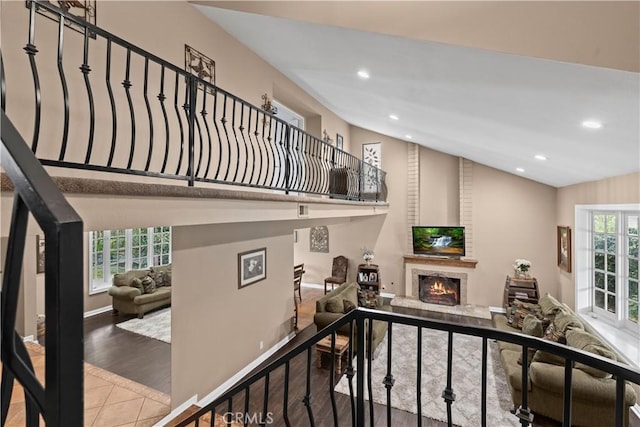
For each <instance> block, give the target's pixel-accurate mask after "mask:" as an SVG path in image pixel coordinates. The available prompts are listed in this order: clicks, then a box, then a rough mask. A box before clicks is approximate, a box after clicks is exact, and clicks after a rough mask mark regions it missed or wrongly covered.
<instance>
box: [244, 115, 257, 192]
mask: <svg viewBox="0 0 640 427" xmlns="http://www.w3.org/2000/svg"><path fill="white" fill-rule="evenodd" d="M252 117H253V108H251V107H249V118H248V119H247V138H249V144H250V145H251V175H249V184H253V174H254V173H255V170H256V149H255V146H254V144H253V139H252V138H251V118H252ZM257 118H258V113H257V112H256V123H257Z"/></svg>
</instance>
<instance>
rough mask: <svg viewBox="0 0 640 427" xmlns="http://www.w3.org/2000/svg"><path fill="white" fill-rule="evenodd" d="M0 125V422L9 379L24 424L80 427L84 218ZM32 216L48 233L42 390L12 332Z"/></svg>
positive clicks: (14, 134)
mask: <svg viewBox="0 0 640 427" xmlns="http://www.w3.org/2000/svg"><path fill="white" fill-rule="evenodd" d="M1 113H2V122H1V128H0V129H1V135H0V136H1V139H2V146H1V148H2V152H1V157H2V167H3V168H4V171H5V172H6V174H7V175H8V176H9V179H10V180H11V182H12V183H13V186H14V191H13V194H14V198H13V213H12V216H11V229H10V231H9V240H8V242H7V255H6V259H5V264H4V265H5V267H4V272H3V278H2V279H3V280H2V300H1V302H0V307H1V309H0V313H1V315H2V328H1V329H0V334H1V336H0V340H1V345H2V347H1V351H0V355H1V358H2V383H1V390H0V396H1V408H0V409H1V419H0V422H1V425H3V426H4V425H5V422H6V420H7V413H8V409H9V405H10V402H11V398H12V394H13V393H12V392H13V385H14V379H16V380H17V381H18V382H19V383H20V384H21V385H22V387H23V388H24V394H25V407H26V408H25V410H26V416H25V420H26V423H25V424H26V426H27V427H33V426H38V425H39V415H40V414H41V415H42V417H43V418H44V420H45V422H46V424H47V425H48V426H60V427H63V426H64V427H66V426H81V425H83V423H84V417H83V402H84V389H83V384H84V366H83V360H84V359H83V354H84V346H83V329H82V319H83V301H82V298H83V292H82V285H83V277H82V274H83V266H82V259H83V239H82V220H81V219H80V217H79V216H78V215H77V214H76V212H75V211H74V210H73V208H72V207H71V206H70V205H69V204H68V203H67V201H66V200H65V198H64V196H63V195H62V193H61V192H60V191H59V190H58V188H57V187H56V186H55V184H54V183H53V181H52V180H51V178H50V177H49V175H48V174H47V173H46V171H45V170H44V168H43V167H42V165H41V164H40V163H39V162H38V160H37V159H36V158H35V156H34V155H33V153H32V152H31V151H30V150H29V146H28V145H27V144H26V143H25V141H24V140H23V139H22V137H21V136H20V134H19V133H18V131H17V130H16V128H15V127H14V126H13V124H12V123H11V121H10V120H9V119H8V118H7V116H6V115H5V113H4V111H2V112H1ZM29 214H31V215H32V216H33V218H34V219H35V220H36V222H37V223H38V224H39V225H40V228H41V229H42V230H43V232H44V236H45V242H46V245H45V272H44V281H45V315H46V320H45V326H46V331H47V338H46V347H45V381H44V383H45V384H46V387H45V386H44V385H43V384H42V383H41V382H40V381H39V380H38V378H37V377H36V374H35V370H34V366H33V364H32V363H31V359H30V357H29V354H28V352H27V349H26V347H25V344H24V343H23V341H22V339H21V338H20V336H19V335H18V333H17V332H16V315H17V310H18V298H19V290H20V278H21V274H22V270H23V258H24V248H25V244H26V235H27V223H28V221H29Z"/></svg>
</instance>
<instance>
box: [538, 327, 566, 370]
mask: <svg viewBox="0 0 640 427" xmlns="http://www.w3.org/2000/svg"><path fill="white" fill-rule="evenodd" d="M542 339H543V340H547V341H553V342H557V343H558V344H566V343H567V338H566V337H565V335H564V332H563V331H561V330H558V329H557V328H556V325H555V324H554V323H553V322H552V323H550V324H549V326H548V327H547V329H546V330H545V332H544V336H543V337H542ZM531 361H532V362H544V363H551V364H553V365H564V357H560V356H558V355H555V354H553V353H548V352H546V351H542V350H538V351H536V353H535V354H534V356H533V358H532V360H531Z"/></svg>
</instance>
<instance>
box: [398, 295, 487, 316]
mask: <svg viewBox="0 0 640 427" xmlns="http://www.w3.org/2000/svg"><path fill="white" fill-rule="evenodd" d="M391 305H394V306H397V307H407V308H416V309H418V310H426V311H436V312H438V313H448V314H457V315H458V316H469V317H477V318H480V319H491V312H490V311H489V307H485V306H482V305H473V304H466V305H441V304H430V303H428V302H422V301H420V300H419V299H415V298H405V297H395V298H394V299H392V300H391Z"/></svg>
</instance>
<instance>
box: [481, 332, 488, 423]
mask: <svg viewBox="0 0 640 427" xmlns="http://www.w3.org/2000/svg"><path fill="white" fill-rule="evenodd" d="M480 381H482V390H481V398H480V416H481V422H482V427H486V426H487V338H486V337H483V338H482V374H481V380H480Z"/></svg>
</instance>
